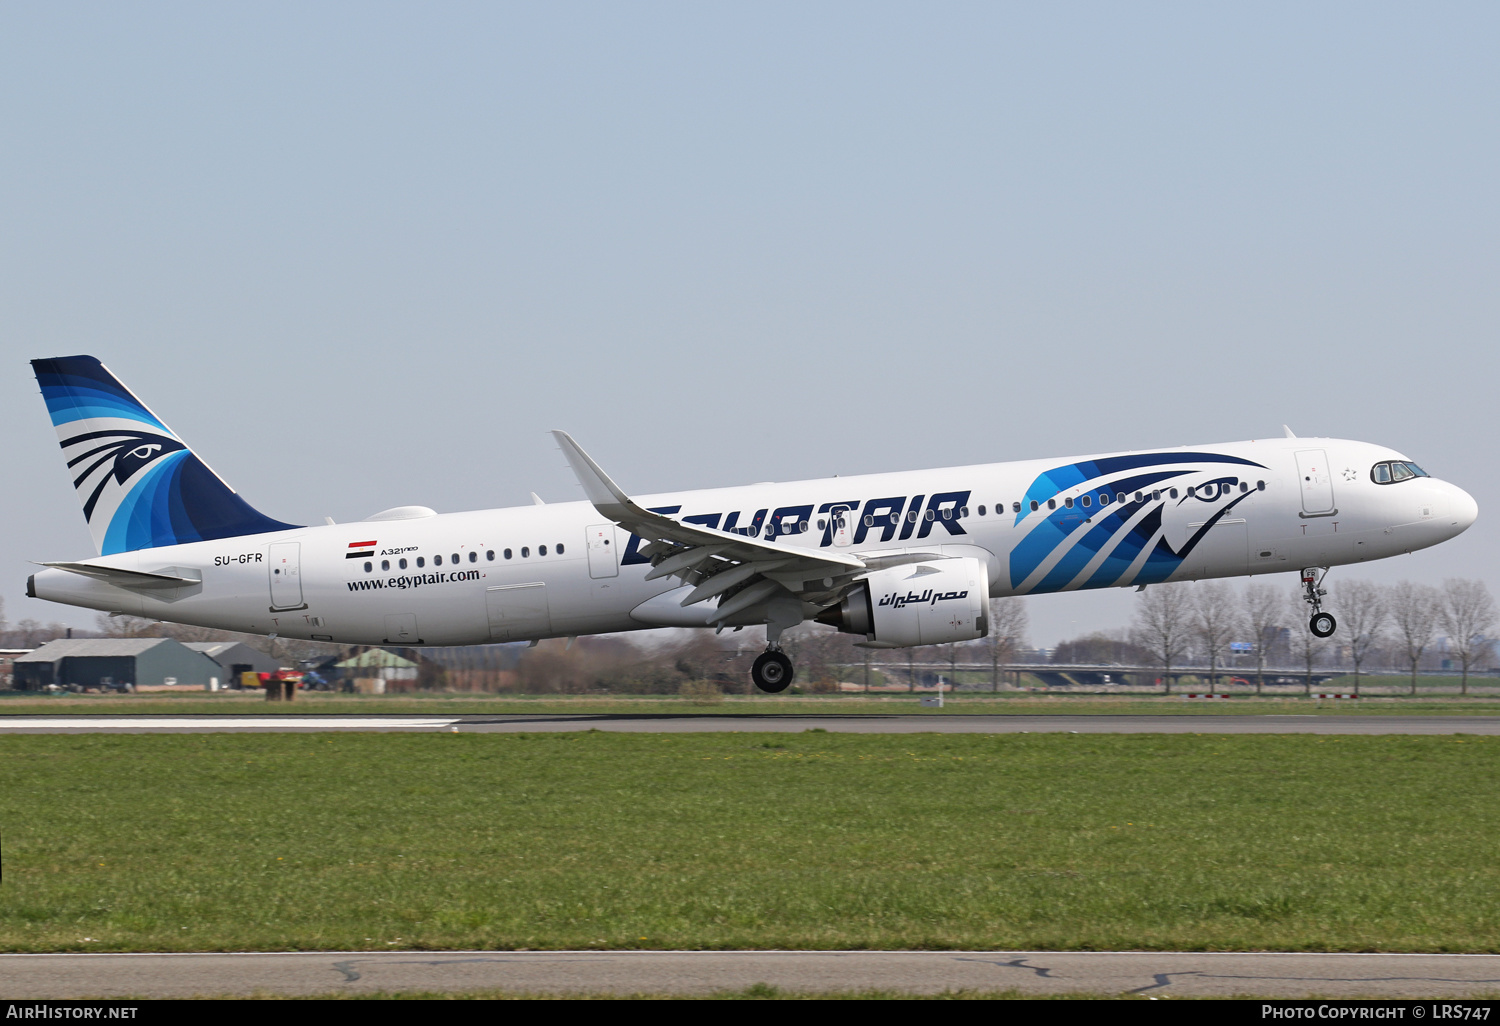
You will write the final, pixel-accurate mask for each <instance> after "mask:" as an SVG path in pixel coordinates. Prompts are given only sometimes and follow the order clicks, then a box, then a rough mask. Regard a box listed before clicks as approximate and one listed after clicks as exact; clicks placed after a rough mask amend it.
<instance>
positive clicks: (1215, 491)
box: [26, 356, 1479, 693]
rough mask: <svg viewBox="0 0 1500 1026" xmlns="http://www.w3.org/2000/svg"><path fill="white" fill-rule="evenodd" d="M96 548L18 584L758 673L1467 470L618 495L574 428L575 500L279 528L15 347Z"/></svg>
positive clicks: (76, 371) (1241, 543) (1132, 580)
mask: <svg viewBox="0 0 1500 1026" xmlns="http://www.w3.org/2000/svg"><path fill="white" fill-rule="evenodd" d="M32 367H33V369H34V371H35V374H36V378H37V382H38V384H39V385H40V386H41V391H42V396H43V398H44V399H45V401H46V404H47V410H48V412H49V413H50V415H51V417H52V423H53V425H54V426H55V427H56V429H57V433H58V439H59V441H60V444H61V446H62V450H63V455H64V457H65V459H66V461H67V465H68V469H69V472H70V473H71V475H72V478H73V486H74V488H75V490H76V491H77V494H78V497H79V499H80V501H81V502H82V504H83V511H84V517H85V518H86V520H87V521H88V526H89V531H90V533H91V534H92V536H93V540H94V543H95V547H96V548H97V550H98V553H97V555H95V556H92V557H89V558H86V559H79V560H74V561H60V562H44V563H40V564H39V565H40V566H43V567H44V568H45V569H43V570H41V571H40V572H38V573H36V574H33V575H32V576H31V577H30V578H29V579H28V581H27V585H26V594H27V595H28V596H30V597H33V598H41V599H46V600H49V601H52V602H62V603H67V604H69V605H74V606H82V607H85V608H88V609H97V610H103V611H105V612H109V613H120V614H129V615H131V616H138V617H146V618H149V619H153V620H166V621H172V622H177V623H186V624H195V625H198V626H203V627H212V628H219V629H222V630H229V631H241V632H246V633H254V634H265V635H271V636H279V637H285V638H299V639H306V640H313V641H327V642H338V643H343V644H358V645H400V646H423V645H433V646H436V645H442V646H451V645H482V644H491V643H495V642H517V641H526V642H531V643H535V642H537V641H538V640H540V639H544V638H559V637H566V638H574V637H577V636H580V635H587V634H600V633H611V632H618V631H631V630H645V629H650V628H659V627H697V628H710V629H714V630H716V631H722V630H724V629H726V628H732V629H740V628H743V627H747V626H763V627H764V628H765V632H766V650H765V652H764V653H763V654H761V655H760V657H759V658H758V659H756V661H755V664H754V666H753V668H752V670H751V679H752V680H753V682H754V684H755V685H756V686H757V687H758V688H760V689H761V690H762V691H766V692H772V693H774V692H780V691H783V690H785V689H786V688H787V687H788V686H789V685H790V684H791V682H792V680H793V677H794V674H795V668H794V667H793V665H792V662H791V660H790V659H789V658H788V657H787V655H786V654H785V653H784V652H783V651H782V649H781V646H780V644H779V642H780V639H781V636H782V634H783V633H784V632H785V631H787V630H789V629H791V628H793V627H796V626H798V625H800V624H802V623H804V622H807V621H809V620H811V621H815V622H818V623H822V624H827V625H830V626H833V627H835V628H836V629H838V630H839V631H843V632H847V633H850V634H854V635H860V636H861V640H860V641H859V642H857V643H856V644H860V645H865V646H869V647H874V648H904V647H911V646H919V645H935V644H945V643H948V642H964V641H972V640H976V639H979V638H983V637H985V636H986V635H987V633H988V631H989V620H990V602H991V600H992V599H996V598H1002V597H1006V596H1012V595H1036V594H1042V593H1050V592H1061V591H1074V590H1082V589H1092V588H1124V587H1134V588H1137V589H1141V588H1144V587H1147V586H1149V585H1152V584H1159V583H1164V582H1170V581H1185V580H1201V579H1206V578H1218V577H1237V576H1246V575H1256V574H1271V573H1282V572H1290V571H1298V572H1300V574H1301V581H1302V587H1303V597H1304V599H1305V600H1306V602H1307V603H1308V605H1309V607H1310V608H1311V618H1310V621H1309V628H1310V630H1311V631H1312V632H1313V633H1314V634H1316V635H1318V636H1319V637H1328V636H1330V635H1332V634H1333V633H1334V631H1335V629H1336V628H1337V623H1336V621H1335V619H1334V617H1333V616H1332V614H1330V613H1329V612H1327V611H1326V610H1324V609H1323V607H1322V598H1323V596H1324V595H1326V594H1327V591H1326V589H1324V588H1323V587H1322V584H1323V580H1324V575H1325V574H1326V573H1327V572H1328V570H1329V569H1330V568H1331V567H1334V566H1343V565H1350V564H1356V563H1363V562H1369V561H1371V560H1376V559H1384V558H1387V557H1390V556H1395V555H1398V554H1400V553H1409V552H1414V551H1416V550H1417V549H1423V548H1427V547H1428V546H1431V545H1436V544H1438V543H1439V542H1443V541H1446V540H1448V539H1450V538H1453V537H1455V536H1457V535H1458V534H1460V533H1462V532H1463V531H1464V530H1466V529H1467V528H1468V527H1469V525H1471V524H1472V523H1473V522H1474V520H1475V518H1476V517H1477V516H1478V512H1479V508H1478V505H1477V504H1476V503H1475V501H1474V499H1473V498H1472V497H1470V495H1469V494H1468V493H1467V492H1465V491H1464V490H1463V489H1461V488H1459V487H1458V486H1456V485H1453V484H1449V483H1448V482H1446V481H1440V480H1438V479H1436V478H1433V477H1431V476H1429V475H1428V474H1427V473H1426V472H1425V471H1423V470H1422V469H1421V468H1420V467H1419V466H1418V465H1417V464H1415V463H1413V462H1412V461H1410V460H1409V459H1407V458H1406V457H1405V456H1404V455H1402V454H1401V453H1399V452H1396V451H1395V450H1393V449H1388V448H1385V447H1384V446H1379V445H1372V444H1369V443H1366V442H1356V441H1344V440H1339V439H1329V438H1298V437H1296V436H1294V435H1293V434H1292V432H1291V431H1290V430H1289V429H1288V430H1285V436H1284V437H1281V438H1271V439H1259V440H1255V441H1245V442H1231V443H1226V444H1220V445H1206V446H1197V447H1191V448H1177V449H1153V450H1147V451H1129V452H1115V453H1106V454H1102V455H1093V456H1079V457H1065V458H1061V459H1042V460H1024V461H1019V462H1011V463H992V464H984V465H978V466H967V467H947V468H943V469H937V470H919V471H906V472H900V473H885V474H870V475H864V476H858V477H837V478H828V479H824V480H816V481H791V482H784V483H762V484H754V485H747V486H743V487H734V488H714V489H706V490H699V491H684V492H673V493H667V494H659V495H645V496H635V497H632V496H631V495H629V494H627V493H626V492H625V491H624V490H622V489H621V488H620V486H619V485H617V484H616V483H615V482H614V481H613V480H612V479H611V478H610V477H609V476H608V475H607V474H606V473H605V472H604V470H603V469H601V468H600V466H599V465H598V464H597V463H596V462H595V461H594V460H593V459H592V458H591V457H590V456H589V455H588V454H587V453H586V452H585V451H584V450H583V449H582V447H580V446H579V445H578V443H577V442H575V441H574V440H573V438H572V437H571V436H569V435H568V434H567V433H566V432H563V431H554V432H553V433H552V434H553V436H554V438H555V439H556V441H557V444H558V447H559V448H560V449H561V450H562V453H563V455H564V457H565V458H566V459H567V461H568V463H569V465H570V466H571V468H572V470H573V473H574V475H575V476H576V477H577V479H578V483H579V484H580V485H581V486H582V488H583V492H584V495H585V496H586V501H581V502H578V501H575V502H559V503H545V504H544V503H542V501H541V500H540V499H539V498H536V497H535V495H534V494H533V498H534V499H535V503H534V504H533V505H531V506H521V507H513V508H508V509H495V510H482V511H474V512H464V513H437V512H435V511H433V510H431V509H429V508H427V507H425V506H398V507H395V508H393V509H387V510H383V511H381V512H379V513H376V514H374V515H373V516H370V517H367V518H366V519H364V520H361V521H358V522H356V523H346V524H334V523H332V521H329V522H328V523H327V524H325V525H319V526H307V527H302V526H297V525H294V524H287V523H282V522H281V521H278V520H274V519H272V518H271V517H268V516H266V515H265V514H263V513H261V512H259V511H258V510H256V509H254V508H253V507H251V506H250V505H249V504H248V503H247V502H246V501H245V500H244V499H242V498H241V497H240V496H239V495H238V494H237V493H236V492H235V491H234V490H233V489H232V488H230V487H229V486H228V485H227V484H225V483H224V481H223V479H222V478H220V477H219V476H218V475H217V474H215V473H214V472H213V471H212V470H210V469H209V468H208V466H207V465H206V464H205V463H204V462H203V461H202V460H201V459H199V457H198V456H197V454H196V453H194V452H193V451H192V450H191V449H190V448H188V446H187V444H186V443H185V442H183V441H182V440H181V439H180V438H179V437H178V436H177V435H176V434H175V433H174V432H173V431H172V430H171V429H170V428H168V427H167V425H166V423H165V422H164V421H163V420H162V419H160V418H159V417H157V416H156V415H155V414H154V413H152V412H151V410H150V409H148V408H147V407H146V406H145V405H144V404H143V403H142V402H141V401H140V400H138V399H137V398H136V397H135V395H134V394H132V393H131V392H130V390H129V389H127V388H126V387H125V386H124V385H123V384H121V383H120V381H119V380H118V379H117V378H116V377H115V376H114V375H113V374H111V373H110V372H109V370H107V369H106V368H105V367H104V365H103V364H102V363H100V362H99V361H98V360H97V359H95V358H94V357H91V356H69V357H61V358H56V359H46V360H33V361H32Z"/></svg>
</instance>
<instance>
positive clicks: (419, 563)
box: [417, 556, 427, 570]
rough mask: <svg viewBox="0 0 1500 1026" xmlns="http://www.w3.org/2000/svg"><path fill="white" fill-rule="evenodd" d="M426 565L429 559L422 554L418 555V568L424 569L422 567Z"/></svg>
mask: <svg viewBox="0 0 1500 1026" xmlns="http://www.w3.org/2000/svg"><path fill="white" fill-rule="evenodd" d="M426 565H427V561H426V560H424V559H423V558H422V557H421V556H418V557H417V569H418V570H420V569H422V567H424V566H426Z"/></svg>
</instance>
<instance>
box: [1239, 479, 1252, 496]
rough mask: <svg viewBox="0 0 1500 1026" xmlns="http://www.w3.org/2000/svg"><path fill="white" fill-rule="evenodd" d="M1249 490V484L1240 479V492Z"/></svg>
mask: <svg viewBox="0 0 1500 1026" xmlns="http://www.w3.org/2000/svg"><path fill="white" fill-rule="evenodd" d="M1249 490H1250V486H1249V485H1248V484H1246V483H1245V482H1244V481H1241V482H1240V492H1241V494H1243V493H1245V492H1248V491H1249Z"/></svg>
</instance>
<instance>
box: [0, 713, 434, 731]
mask: <svg viewBox="0 0 1500 1026" xmlns="http://www.w3.org/2000/svg"><path fill="white" fill-rule="evenodd" d="M457 722H458V720H457V718H455V717H448V718H445V719H426V718H424V719H399V718H396V719H392V718H386V717H374V716H359V717H353V716H339V717H333V716H327V717H312V716H260V717H255V716H223V717H201V718H188V717H176V716H141V717H137V718H134V719H130V718H127V717H123V716H99V717H95V716H58V717H52V718H48V719H44V718H42V717H36V718H31V717H20V716H17V717H14V718H12V717H4V718H0V730H8V731H19V730H47V731H55V730H193V731H204V730H390V729H393V728H398V727H399V728H405V729H422V728H426V729H428V730H435V729H441V728H443V727H448V726H451V725H453V724H454V723H457Z"/></svg>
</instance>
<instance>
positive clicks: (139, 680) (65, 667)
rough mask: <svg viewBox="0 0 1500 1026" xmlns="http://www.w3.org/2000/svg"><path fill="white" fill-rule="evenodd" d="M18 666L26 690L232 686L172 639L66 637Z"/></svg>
mask: <svg viewBox="0 0 1500 1026" xmlns="http://www.w3.org/2000/svg"><path fill="white" fill-rule="evenodd" d="M14 667H15V687H16V688H17V689H19V690H22V691H42V690H44V689H46V688H48V687H51V686H54V685H56V686H59V687H64V688H69V689H80V690H106V691H109V690H114V691H125V690H130V691H136V690H145V689H148V688H164V687H180V688H202V689H204V690H218V689H219V688H220V687H222V686H223V685H224V684H225V683H226V681H227V675H226V671H225V670H224V668H223V667H222V666H220V665H219V664H218V663H216V662H214V660H212V659H210V658H209V657H208V656H206V655H204V654H203V653H202V652H194V651H193V650H192V649H190V648H188V647H187V646H185V645H182V644H180V643H178V642H176V641H173V640H172V639H171V638H60V639H58V640H57V641H49V642H47V643H46V644H45V645H43V646H42V647H41V648H38V649H36V650H35V651H34V652H30V653H27V654H26V655H23V656H17V657H16V660H15V663H14Z"/></svg>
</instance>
